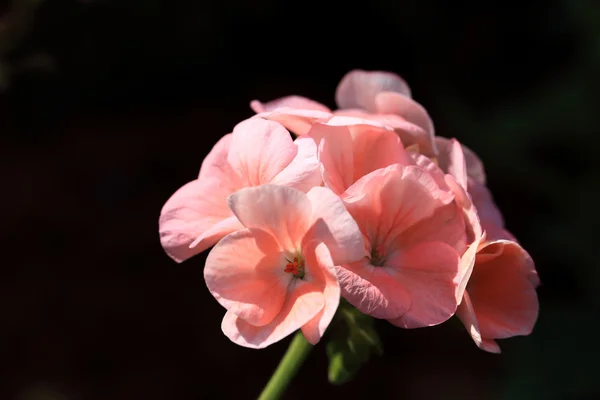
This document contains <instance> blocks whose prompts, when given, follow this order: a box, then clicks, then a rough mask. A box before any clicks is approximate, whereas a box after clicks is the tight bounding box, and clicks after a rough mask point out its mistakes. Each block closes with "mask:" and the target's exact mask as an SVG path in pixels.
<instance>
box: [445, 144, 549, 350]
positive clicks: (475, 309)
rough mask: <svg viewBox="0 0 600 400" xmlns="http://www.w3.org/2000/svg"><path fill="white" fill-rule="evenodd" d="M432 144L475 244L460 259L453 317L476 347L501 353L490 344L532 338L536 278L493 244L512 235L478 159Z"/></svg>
mask: <svg viewBox="0 0 600 400" xmlns="http://www.w3.org/2000/svg"><path fill="white" fill-rule="evenodd" d="M436 139H437V140H438V143H439V144H440V146H439V149H440V153H439V157H438V162H439V165H440V167H442V168H443V169H444V170H446V171H448V172H449V175H446V177H445V180H446V182H447V183H448V184H449V186H450V188H451V190H452V191H453V193H455V195H456V201H457V204H459V205H460V206H461V208H462V209H463V212H464V215H465V221H467V235H468V237H469V236H470V237H472V240H473V242H472V244H471V246H470V247H469V249H468V250H467V251H466V252H465V255H463V264H462V266H461V269H462V272H461V275H462V278H461V284H460V286H459V290H458V292H457V296H461V297H462V299H461V300H460V305H459V307H458V310H457V315H458V317H459V318H460V319H461V320H462V322H463V323H464V325H465V327H466V328H467V330H468V331H469V333H470V334H471V337H472V338H473V340H474V341H475V343H476V344H477V346H479V347H480V348H482V349H483V350H486V351H489V352H492V353H499V352H500V347H499V346H498V345H497V344H496V342H495V341H494V340H493V339H502V338H507V337H511V336H516V335H528V334H529V333H531V331H532V329H533V326H534V324H535V321H536V319H537V314H538V309H539V305H538V299H537V294H536V292H535V288H536V287H537V286H538V285H539V278H538V276H537V272H536V271H535V266H534V264H533V261H532V260H531V257H530V256H529V254H527V252H526V251H525V250H523V249H522V248H521V246H519V245H518V244H517V243H515V242H513V241H509V240H497V239H498V237H502V236H503V237H510V236H512V235H510V234H509V233H508V232H506V231H505V230H504V229H503V222H502V217H501V215H500V212H499V211H498V209H497V208H496V206H495V204H494V203H493V200H492V199H491V196H490V194H489V191H488V190H487V188H486V187H485V184H484V183H485V174H484V172H483V166H482V164H481V162H480V161H479V159H478V158H477V156H476V155H475V154H474V153H472V152H471V151H470V150H469V149H467V148H466V147H465V146H461V145H460V144H459V143H458V142H457V141H456V140H454V139H452V140H447V139H443V138H436ZM467 188H468V191H469V193H468V194H467ZM471 198H472V200H471ZM480 220H481V223H480V222H479V221H480ZM483 229H485V230H486V231H485V233H484V232H483ZM490 236H491V237H492V240H490ZM468 240H469V239H468ZM459 298H460V297H459Z"/></svg>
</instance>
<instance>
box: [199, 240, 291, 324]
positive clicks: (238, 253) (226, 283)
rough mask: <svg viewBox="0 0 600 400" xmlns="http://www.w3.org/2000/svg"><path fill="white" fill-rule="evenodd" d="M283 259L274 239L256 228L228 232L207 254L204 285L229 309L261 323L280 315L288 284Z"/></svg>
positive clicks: (289, 278)
mask: <svg viewBox="0 0 600 400" xmlns="http://www.w3.org/2000/svg"><path fill="white" fill-rule="evenodd" d="M285 265H286V260H285V256H284V254H283V253H282V252H281V251H280V249H279V245H278V244H277V242H276V241H275V239H274V238H273V237H272V236H271V235H269V234H268V233H266V232H264V231H261V230H259V229H243V230H240V231H237V232H234V233H232V234H230V235H227V236H226V237H225V238H223V240H221V241H220V242H219V243H218V244H217V245H216V246H215V247H214V248H213V249H212V251H211V252H210V253H209V254H208V257H207V259H206V266H205V267H204V279H205V280H206V286H208V290H209V291H210V292H211V293H212V295H213V296H214V297H215V298H216V299H217V301H218V302H219V303H220V304H221V305H222V306H223V307H225V308H226V309H227V310H229V312H231V313H234V314H235V315H237V316H238V317H239V318H241V319H243V320H244V321H246V322H247V323H249V324H252V325H256V326H263V325H266V324H268V323H270V322H271V321H273V319H274V318H275V317H276V316H277V315H278V314H279V312H280V311H281V308H282V306H283V303H284V300H285V297H286V291H287V286H288V285H289V284H290V281H291V280H292V279H293V277H292V276H291V275H290V274H288V273H286V272H285V271H284V270H285Z"/></svg>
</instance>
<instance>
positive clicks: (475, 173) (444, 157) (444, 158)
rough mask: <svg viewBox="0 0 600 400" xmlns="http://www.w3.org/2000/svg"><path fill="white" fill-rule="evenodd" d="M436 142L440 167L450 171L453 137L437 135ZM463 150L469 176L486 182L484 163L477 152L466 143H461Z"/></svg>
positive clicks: (477, 180) (482, 182)
mask: <svg viewBox="0 0 600 400" xmlns="http://www.w3.org/2000/svg"><path fill="white" fill-rule="evenodd" d="M435 144H436V145H437V148H438V151H439V155H438V162H439V164H440V168H442V169H443V170H444V171H446V172H448V165H449V162H450V160H449V159H448V154H449V153H448V150H447V149H448V147H449V146H450V144H451V139H447V138H444V137H441V136H436V138H435ZM461 147H462V152H463V155H464V158H465V163H466V168H467V176H468V177H469V178H472V179H474V180H475V182H478V183H481V184H484V183H485V171H484V168H483V163H482V162H481V160H480V159H479V157H478V156H477V154H475V152H474V151H473V150H471V149H469V148H468V147H467V146H465V145H464V144H462V145H461Z"/></svg>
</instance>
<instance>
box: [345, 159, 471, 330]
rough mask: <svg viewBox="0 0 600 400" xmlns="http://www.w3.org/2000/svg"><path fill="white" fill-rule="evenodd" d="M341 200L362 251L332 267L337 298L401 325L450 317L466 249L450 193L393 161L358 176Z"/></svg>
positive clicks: (428, 323) (423, 173)
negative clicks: (339, 295) (357, 256)
mask: <svg viewBox="0 0 600 400" xmlns="http://www.w3.org/2000/svg"><path fill="white" fill-rule="evenodd" d="M343 199H344V203H345V204H346V207H347V209H348V211H349V212H350V214H351V215H352V216H353V217H354V219H355V220H356V222H357V223H358V226H359V228H360V229H361V232H362V234H363V238H364V242H365V249H364V253H363V258H362V260H360V261H357V262H354V263H349V264H344V265H342V266H341V267H340V268H338V277H339V280H340V285H341V288H342V295H343V296H344V297H345V298H346V299H347V300H348V301H349V302H350V303H351V304H352V305H354V306H355V307H357V308H358V309H359V310H360V311H362V312H363V313H366V314H370V315H372V316H374V317H376V318H385V319H388V320H390V322H391V323H393V324H394V325H397V326H400V327H404V328H416V327H422V326H431V325H436V324H439V323H441V322H444V321H445V320H447V319H448V318H450V317H451V316H452V315H453V314H454V312H455V311H456V307H457V304H458V300H459V299H460V297H458V295H457V291H458V288H459V285H460V283H461V280H462V278H463V276H462V270H463V268H462V267H461V255H462V254H463V253H464V252H465V251H466V249H467V243H466V234H465V222H464V220H463V217H462V211H461V209H460V208H459V207H458V205H457V204H456V202H454V195H453V194H452V193H451V192H450V191H447V190H443V189H442V188H440V186H439V184H438V183H437V182H436V179H434V177H433V176H432V175H431V174H430V173H428V172H426V171H424V170H423V169H421V168H419V167H416V166H401V165H398V164H396V165H392V166H389V167H387V168H385V169H378V170H376V171H374V172H372V173H370V174H368V175H366V176H364V177H363V178H361V179H359V180H358V181H357V182H356V183H354V184H353V185H352V186H351V187H350V188H349V189H348V190H347V191H346V193H345V194H344V197H343ZM460 296H462V294H461V295H460ZM457 297H458V298H457Z"/></svg>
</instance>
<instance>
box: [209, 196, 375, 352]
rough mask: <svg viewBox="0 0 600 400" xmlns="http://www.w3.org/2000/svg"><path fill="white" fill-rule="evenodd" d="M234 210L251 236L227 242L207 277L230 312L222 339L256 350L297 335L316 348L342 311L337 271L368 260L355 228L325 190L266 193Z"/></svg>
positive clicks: (241, 234) (212, 256)
mask: <svg viewBox="0 0 600 400" xmlns="http://www.w3.org/2000/svg"><path fill="white" fill-rule="evenodd" d="M228 202H229V206H230V207H231V210H232V211H233V213H234V214H235V216H236V217H237V218H238V219H239V221H240V222H241V223H242V224H243V226H244V229H242V230H239V231H237V232H235V233H232V234H230V235H228V236H226V237H225V238H224V239H223V240H221V241H220V242H219V243H218V244H217V245H216V246H215V247H214V248H213V249H212V250H211V252H210V253H209V255H208V258H207V260H206V267H205V269H204V277H205V279H206V284H207V286H208V289H209V290H210V292H211V293H212V294H213V295H214V296H215V298H216V299H217V301H219V303H220V304H221V305H223V307H225V308H226V309H227V313H226V314H225V317H224V319H223V323H222V329H223V332H224V333H225V335H227V336H228V337H229V338H230V339H231V340H232V341H233V342H235V343H237V344H239V345H241V346H245V347H252V348H263V347H266V346H268V345H270V344H272V343H274V342H277V341H279V340H281V339H283V338H284V337H285V336H287V335H289V334H291V333H292V332H294V331H295V330H297V329H302V332H303V334H304V336H305V337H306V339H307V340H308V341H309V342H310V343H313V344H315V343H317V342H318V341H319V339H320V338H321V337H322V336H323V333H324V331H325V329H326V328H327V326H328V325H329V323H330V322H331V319H332V318H333V315H334V314H335V311H336V309H337V307H338V304H339V297H340V289H339V284H338V281H337V278H336V273H335V268H334V266H335V265H338V264H342V263H347V262H352V261H356V260H358V259H360V258H361V257H362V251H363V248H364V244H363V241H362V236H361V233H360V231H359V229H358V227H357V225H356V222H355V221H354V220H353V219H352V217H351V216H350V214H349V213H348V212H347V211H346V209H345V208H344V204H343V203H342V201H341V200H340V199H339V198H338V197H337V196H336V195H335V194H334V193H333V192H331V191H330V190H328V189H326V188H323V187H315V188H313V189H311V190H310V191H309V192H308V193H307V194H304V193H303V192H301V191H299V190H297V189H293V188H290V187H284V186H278V185H263V186H259V187H255V188H246V189H242V190H240V191H238V192H236V193H234V194H232V195H231V196H230V197H229V200H228Z"/></svg>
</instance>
